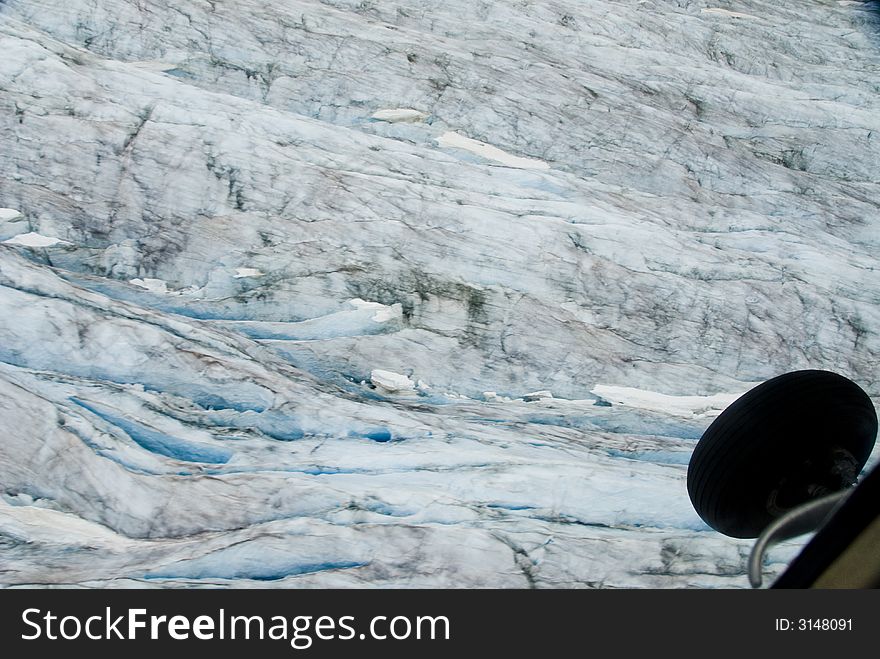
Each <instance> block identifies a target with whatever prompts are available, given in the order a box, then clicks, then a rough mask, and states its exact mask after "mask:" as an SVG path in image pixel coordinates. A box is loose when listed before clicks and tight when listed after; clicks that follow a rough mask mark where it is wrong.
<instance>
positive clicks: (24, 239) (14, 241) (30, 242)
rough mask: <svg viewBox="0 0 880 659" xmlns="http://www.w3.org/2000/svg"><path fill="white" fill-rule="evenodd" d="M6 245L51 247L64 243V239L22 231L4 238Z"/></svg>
mask: <svg viewBox="0 0 880 659" xmlns="http://www.w3.org/2000/svg"><path fill="white" fill-rule="evenodd" d="M3 242H4V243H6V244H7V245H23V246H24V247H52V246H54V245H57V244H59V243H66V242H67V241H66V240H61V239H60V238H53V237H51V236H43V235H41V234H39V233H36V232H34V231H31V232H30V233H22V234H19V235H17V236H13V237H12V238H9V239H8V240H4V241H3Z"/></svg>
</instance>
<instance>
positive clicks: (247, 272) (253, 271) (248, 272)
mask: <svg viewBox="0 0 880 659" xmlns="http://www.w3.org/2000/svg"><path fill="white" fill-rule="evenodd" d="M262 276H264V273H263V272H260V271H259V270H258V269H257V268H236V269H235V274H234V275H233V277H234V278H235V279H242V278H245V277H262Z"/></svg>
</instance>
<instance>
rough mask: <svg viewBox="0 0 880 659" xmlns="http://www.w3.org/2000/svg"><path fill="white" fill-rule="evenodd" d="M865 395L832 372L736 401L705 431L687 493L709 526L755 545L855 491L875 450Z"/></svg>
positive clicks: (806, 375) (774, 384) (768, 385)
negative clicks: (815, 507) (818, 500)
mask: <svg viewBox="0 0 880 659" xmlns="http://www.w3.org/2000/svg"><path fill="white" fill-rule="evenodd" d="M876 437H877V414H876V412H875V411H874V406H873V404H872V403H871V399H870V398H869V397H868V395H867V394H866V393H865V392H864V391H862V389H861V388H860V387H859V386H858V385H857V384H855V383H854V382H852V381H851V380H848V379H847V378H845V377H843V376H842V375H838V374H836V373H831V372H829V371H795V372H793V373H786V374H785V375H780V376H779V377H776V378H773V379H772V380H768V381H767V382H764V383H763V384H761V385H758V386H757V387H755V388H754V389H752V390H751V391H749V392H748V393H746V394H744V395H743V396H741V397H740V398H739V399H737V400H736V401H735V402H734V403H733V404H732V405H730V407H728V408H727V409H726V410H724V412H723V413H722V414H721V415H720V416H719V417H718V418H717V419H715V421H714V422H713V423H712V424H711V425H710V426H709V427H708V428H707V429H706V432H704V433H703V436H702V437H701V438H700V441H699V442H698V443H697V446H696V448H695V449H694V453H693V455H692V456H691V460H690V464H689V465H688V474H687V488H688V494H689V495H690V498H691V503H693V505H694V508H695V509H696V511H697V513H698V514H699V515H700V517H701V518H703V521H705V522H706V523H707V524H708V525H709V526H711V527H712V528H713V529H715V530H716V531H719V532H721V533H724V534H725V535H729V536H733V537H735V538H756V537H758V536H759V535H760V534H761V531H763V530H764V528H765V527H766V526H767V525H768V524H769V523H770V522H772V521H773V520H774V519H775V518H776V517H778V516H780V515H782V514H784V513H785V512H786V511H787V510H790V509H791V508H794V507H795V506H797V505H800V504H801V503H804V502H806V501H808V500H809V499H811V498H814V497H817V496H822V495H823V494H828V493H829V492H833V491H838V490H841V489H844V488H846V487H849V486H851V485H852V484H853V483H854V482H855V479H856V477H857V476H858V473H859V472H860V471H861V469H862V467H864V466H865V462H866V461H867V459H868V456H869V455H870V453H871V450H872V449H873V447H874V442H875V440H876Z"/></svg>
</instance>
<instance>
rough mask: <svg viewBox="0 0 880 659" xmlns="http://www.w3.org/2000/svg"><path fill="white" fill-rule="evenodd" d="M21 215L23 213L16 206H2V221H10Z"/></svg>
mask: <svg viewBox="0 0 880 659" xmlns="http://www.w3.org/2000/svg"><path fill="white" fill-rule="evenodd" d="M19 217H21V213H19V212H18V211H17V210H15V209H14V208H0V222H9V221H10V220H16V219H18V218H19Z"/></svg>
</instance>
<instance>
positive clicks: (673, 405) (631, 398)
mask: <svg viewBox="0 0 880 659" xmlns="http://www.w3.org/2000/svg"><path fill="white" fill-rule="evenodd" d="M590 393H593V394H595V395H597V396H599V397H600V398H602V399H604V400H606V401H608V402H609V403H611V404H612V405H623V406H625V407H635V408H639V409H643V410H651V411H653V412H661V413H664V414H671V415H673V416H682V417H692V418H693V417H707V416H709V417H711V416H718V415H719V414H721V412H723V411H724V409H725V408H726V407H727V406H728V405H730V404H731V403H733V402H734V401H735V400H736V399H737V398H739V397H740V396H742V392H741V393H736V394H724V393H721V394H714V395H712V396H670V395H668V394H660V393H657V392H654V391H644V390H642V389H634V388H631V387H614V386H610V385H602V384H600V385H596V387H595V388H594V389H593V390H592V391H591V392H590Z"/></svg>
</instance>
